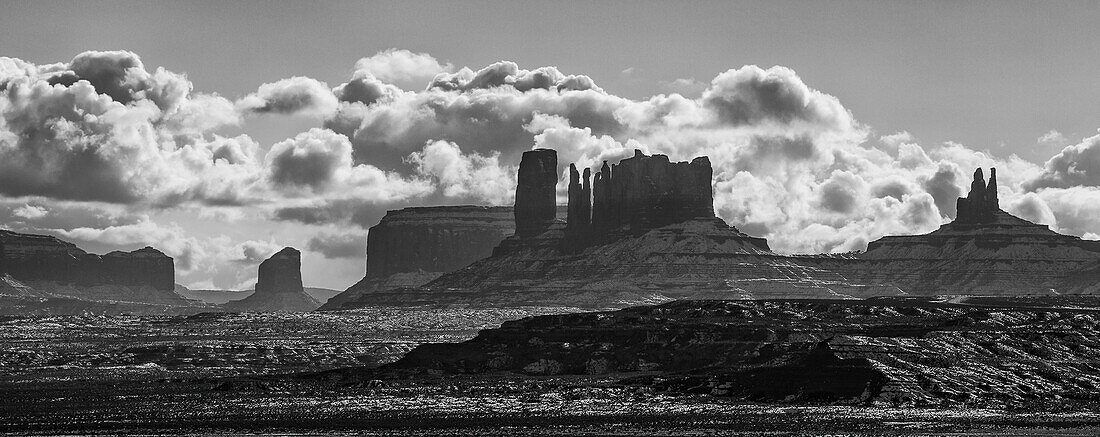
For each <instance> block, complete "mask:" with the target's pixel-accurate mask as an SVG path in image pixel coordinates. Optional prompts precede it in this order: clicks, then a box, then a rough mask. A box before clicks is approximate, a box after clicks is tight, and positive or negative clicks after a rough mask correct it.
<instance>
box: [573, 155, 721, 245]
mask: <svg viewBox="0 0 1100 437" xmlns="http://www.w3.org/2000/svg"><path fill="white" fill-rule="evenodd" d="M712 173H713V172H712V170H711V167H710V160H709V159H708V158H707V157H705V156H704V157H699V158H695V159H694V160H692V161H691V162H690V163H689V162H675V163H673V162H669V160H668V156H665V155H653V156H646V155H644V154H642V152H641V151H640V150H635V151H634V156H633V157H631V158H627V159H624V160H622V161H619V163H618V164H615V165H610V166H609V165H608V164H607V162H604V164H603V167H602V168H601V169H600V171H599V173H597V174H596V179H595V181H594V182H593V188H592V192H593V196H594V198H593V199H592V211H593V213H592V227H593V229H594V230H595V231H596V232H597V233H606V232H610V231H614V230H616V229H619V228H623V227H625V228H627V230H629V231H630V232H631V233H633V234H636V235H637V234H641V233H644V232H646V231H648V230H650V229H656V228H659V227H662V226H665V225H670V224H674V223H679V222H683V221H685V220H689V219H696V218H712V217H714V207H713V201H714V196H713V191H712V188H711V176H712Z"/></svg>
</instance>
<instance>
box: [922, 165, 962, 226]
mask: <svg viewBox="0 0 1100 437" xmlns="http://www.w3.org/2000/svg"><path fill="white" fill-rule="evenodd" d="M958 174H959V172H958V167H956V166H954V165H952V164H948V163H941V164H940V165H939V167H938V168H937V169H936V172H935V173H934V174H933V175H932V177H930V178H927V179H926V180H925V181H924V183H923V185H924V190H925V191H927V192H928V194H931V195H932V199H934V200H935V203H936V208H938V209H939V210H940V215H941V216H943V217H955V213H956V211H955V208H956V207H957V205H956V201H957V200H958V198H959V197H960V196H962V195H963V190H962V187H961V184H960V183H959V177H958Z"/></svg>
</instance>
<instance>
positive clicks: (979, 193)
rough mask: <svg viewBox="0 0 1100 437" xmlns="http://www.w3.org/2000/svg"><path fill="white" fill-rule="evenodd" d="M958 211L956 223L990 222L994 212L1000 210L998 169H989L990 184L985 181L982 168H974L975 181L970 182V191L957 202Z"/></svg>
mask: <svg viewBox="0 0 1100 437" xmlns="http://www.w3.org/2000/svg"><path fill="white" fill-rule="evenodd" d="M956 205H957V208H956V211H958V213H957V215H956V216H955V223H958V224H977V223H990V222H992V221H993V216H994V214H995V213H996V212H997V211H999V210H1000V208H1001V207H1000V202H999V201H998V200H997V169H995V168H991V169H989V184H988V185H987V184H986V183H985V178H984V177H983V175H982V169H980V168H979V169H977V170H974V182H972V183H971V184H970V193H968V194H967V195H966V197H960V198H959V200H958V201H957V202H956Z"/></svg>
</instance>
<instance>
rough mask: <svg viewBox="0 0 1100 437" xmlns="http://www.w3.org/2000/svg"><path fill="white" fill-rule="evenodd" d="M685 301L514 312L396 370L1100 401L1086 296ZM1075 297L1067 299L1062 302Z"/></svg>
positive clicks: (956, 400)
mask: <svg viewBox="0 0 1100 437" xmlns="http://www.w3.org/2000/svg"><path fill="white" fill-rule="evenodd" d="M1018 303H1020V302H1010V301H1005V302H1000V303H996V302H994V303H990V302H977V303H966V302H963V303H947V302H935V301H930V300H927V299H925V300H921V299H904V298H880V299H872V300H858V301H857V300H848V301H838V300H816V301H814V300H802V301H797V300H795V301H791V300H788V301H679V302H673V303H668V304H664V305H659V306H645V307H636V308H628V309H624V310H620V311H616V312H599V313H581V314H565V315H550V316H539V317H533V318H527V319H523V320H518V321H513V322H506V323H504V324H503V325H502V326H501V327H500V328H498V329H489V330H485V331H482V332H481V333H479V334H478V336H477V337H475V338H474V339H472V340H470V341H467V342H464V343H459V344H430V345H422V346H419V347H417V348H416V349H414V350H413V351H412V352H410V353H409V354H407V355H406V356H405V357H404V358H402V359H401V360H400V361H398V362H397V363H395V364H393V365H391V366H389V367H387V368H385V370H386V371H389V372H398V373H401V372H408V371H413V372H426V373H439V372H442V373H474V374H479V373H490V372H501V371H504V372H516V373H522V374H528V375H560V374H622V373H633V372H644V373H643V375H645V376H643V377H637V378H632V379H628V380H626V382H628V383H630V384H636V385H642V386H648V387H650V388H654V389H657V390H668V391H673V392H685V393H705V394H712V395H718V396H733V397H738V398H743V399H749V400H755V401H764V402H783V403H821V402H825V403H842V404H882V405H919V406H963V405H965V406H981V407H1010V408H1027V407H1030V406H1040V405H1045V406H1046V407H1049V406H1050V405H1054V404H1057V403H1059V402H1070V403H1073V404H1074V405H1077V406H1078V407H1080V406H1082V405H1085V404H1087V403H1093V404H1096V403H1097V402H1098V401H1100V396H1098V395H1097V390H1098V389H1100V332H1098V331H1097V326H1098V322H1100V312H1098V310H1096V309H1081V308H1079V307H1080V306H1082V304H1087V305H1089V306H1091V307H1092V308H1096V304H1098V303H1100V301H1096V300H1095V299H1094V300H1093V301H1091V302H1076V301H1074V302H1069V301H1066V302H1025V305H1016V304H1018ZM1067 306H1072V308H1067Z"/></svg>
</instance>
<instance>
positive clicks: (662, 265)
mask: <svg viewBox="0 0 1100 437" xmlns="http://www.w3.org/2000/svg"><path fill="white" fill-rule="evenodd" d="M563 233H564V229H563V228H562V227H561V226H558V227H552V228H551V229H550V230H549V231H547V232H546V233H544V234H543V235H541V236H540V238H541V241H542V242H543V244H541V245H540V244H537V242H538V241H540V240H535V241H534V242H532V241H522V240H519V239H512V238H509V239H507V240H505V241H504V242H502V243H501V245H500V246H499V247H498V248H497V251H496V252H495V253H494V255H493V256H492V257H490V258H487V259H485V260H482V261H479V262H477V263H474V264H472V265H470V266H469V267H466V268H464V269H461V270H458V271H456V272H453V273H450V274H447V275H444V276H442V277H440V278H439V279H437V280H435V281H432V282H430V283H428V284H427V285H425V286H424V287H423V291H414V290H401V291H399V292H395V293H392V294H391V295H389V296H382V295H381V294H377V295H375V297H376V299H378V300H379V301H382V300H383V299H384V298H389V299H391V300H398V299H401V297H402V296H401V295H404V296H406V297H408V298H413V299H417V298H418V297H419V298H420V299H421V300H425V301H427V300H430V301H433V302H438V303H445V302H446V303H459V302H486V303H487V302H500V303H503V304H551V303H554V302H568V303H569V304H571V305H578V306H588V307H616V306H619V307H621V306H626V305H632V304H638V303H645V302H663V301H668V300H673V299H700V298H725V299H730V298H740V299H753V298H768V297H788V298H807V297H817V298H854V297H867V296H876V295H892V294H900V293H899V292H898V291H897V289H895V288H891V287H869V286H865V285H861V284H858V283H854V282H852V281H849V280H847V279H846V278H845V277H843V276H841V275H838V274H836V273H834V272H832V271H829V270H825V269H821V268H818V267H815V266H813V265H812V264H809V263H804V262H802V260H800V259H798V258H791V257H786V256H781V255H777V254H775V253H773V252H771V250H770V249H769V248H768V245H767V242H766V241H764V240H763V239H761V238H755V237H750V236H748V235H745V234H743V233H741V232H739V231H737V229H735V228H733V227H731V226H729V225H727V224H726V223H725V222H723V221H722V220H721V219H717V218H711V219H690V220H686V221H683V222H681V223H677V224H672V225H667V226H663V227H660V228H657V229H654V230H650V231H648V232H646V233H644V234H642V235H640V236H637V237H633V236H624V237H621V238H618V239H616V240H614V241H612V242H610V243H607V244H602V245H596V246H590V247H588V248H585V249H583V250H581V251H579V252H570V251H562V250H559V248H558V247H559V246H558V244H559V243H560V241H561V235H562V234H563ZM418 293H422V296H421V295H418Z"/></svg>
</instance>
